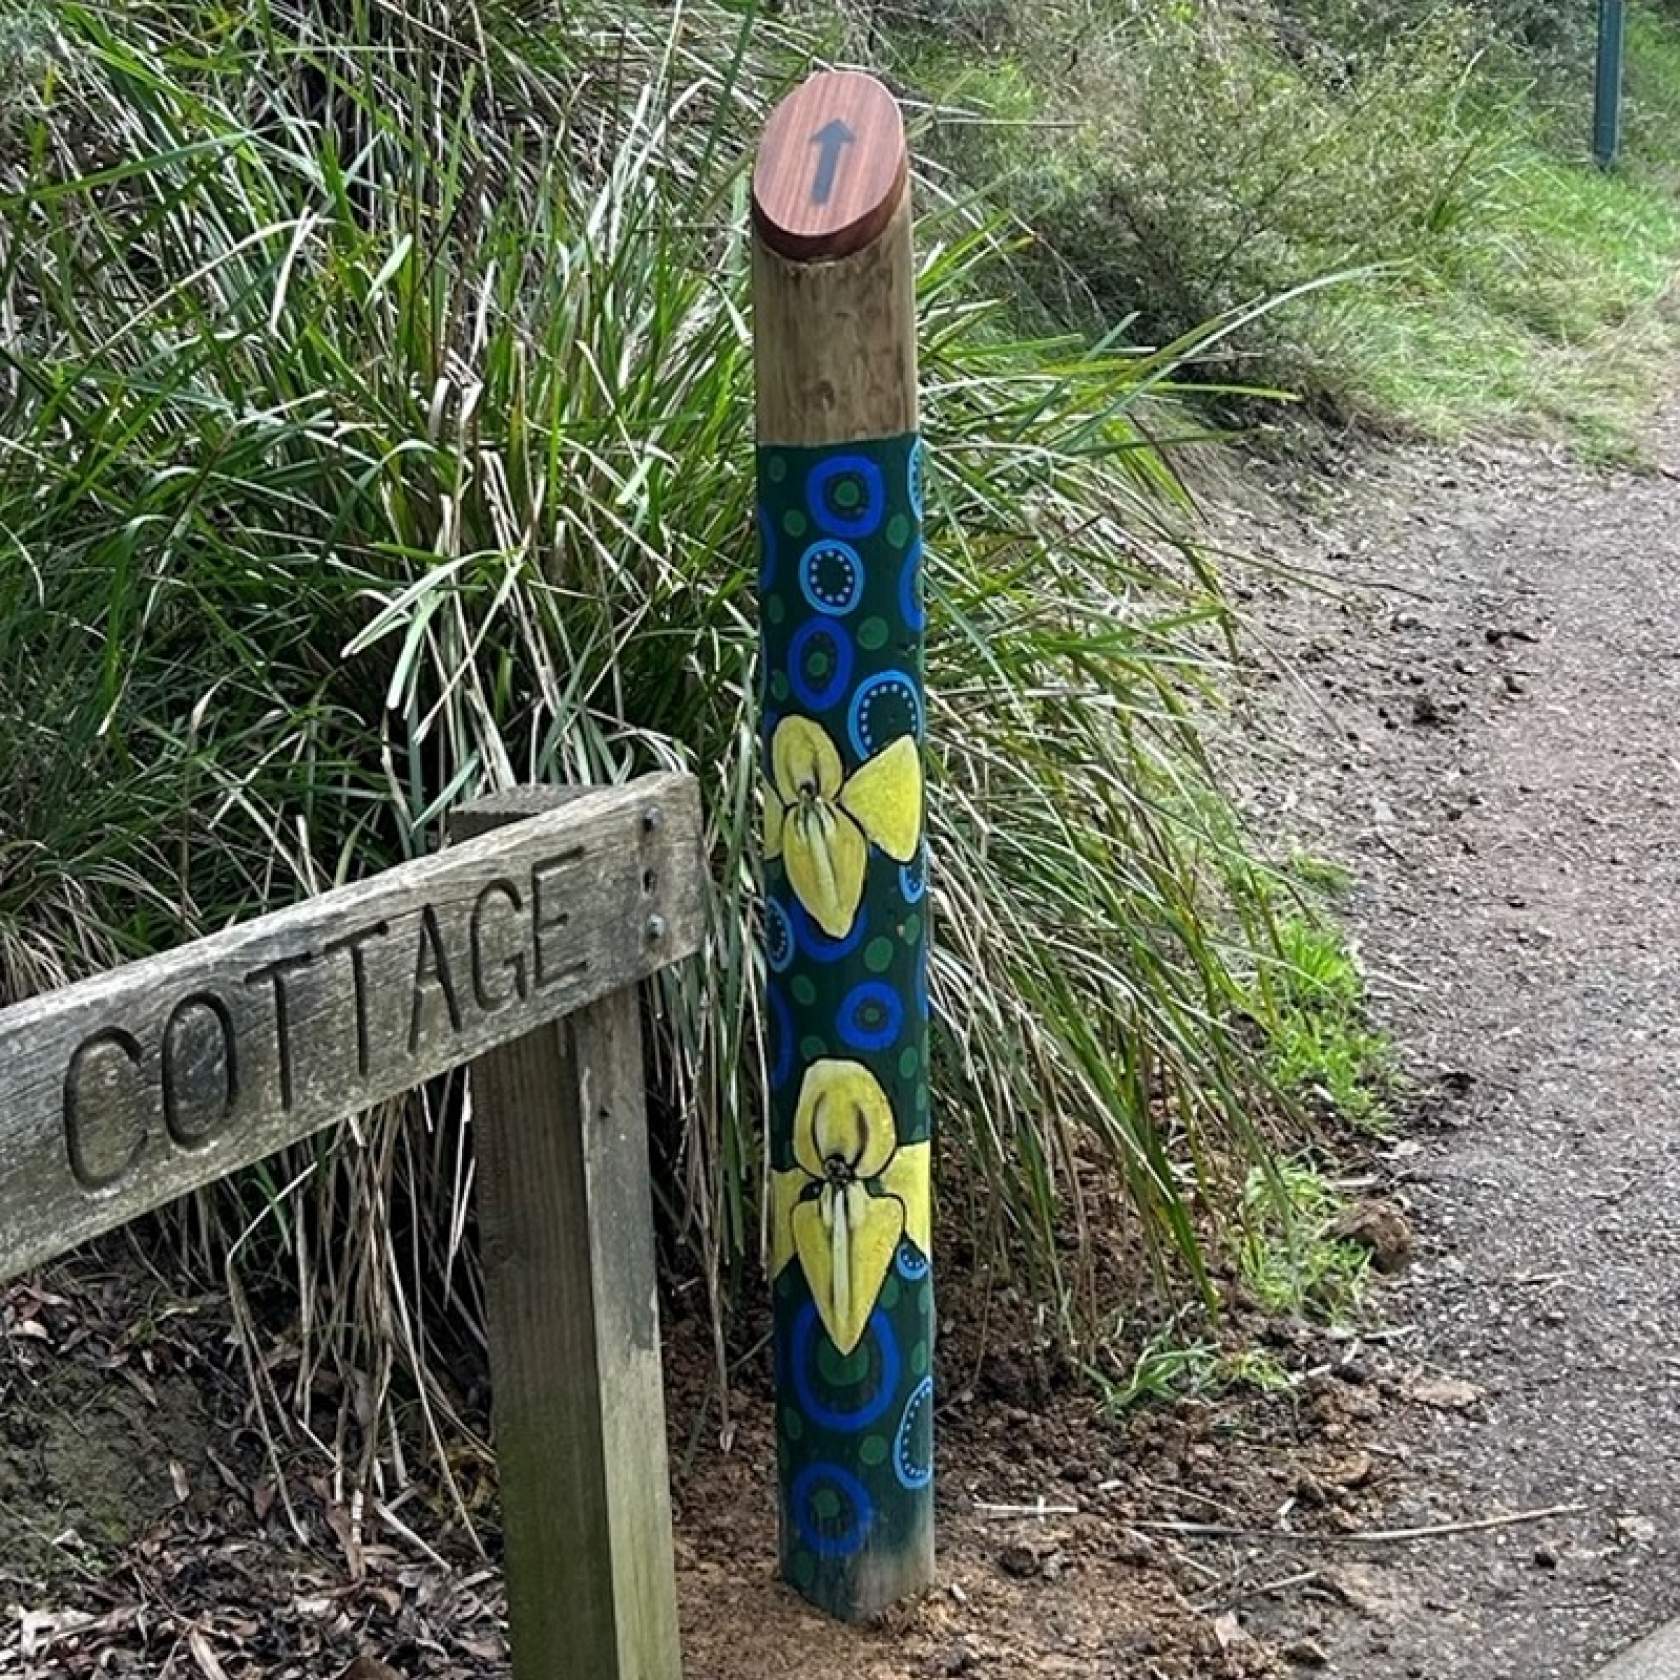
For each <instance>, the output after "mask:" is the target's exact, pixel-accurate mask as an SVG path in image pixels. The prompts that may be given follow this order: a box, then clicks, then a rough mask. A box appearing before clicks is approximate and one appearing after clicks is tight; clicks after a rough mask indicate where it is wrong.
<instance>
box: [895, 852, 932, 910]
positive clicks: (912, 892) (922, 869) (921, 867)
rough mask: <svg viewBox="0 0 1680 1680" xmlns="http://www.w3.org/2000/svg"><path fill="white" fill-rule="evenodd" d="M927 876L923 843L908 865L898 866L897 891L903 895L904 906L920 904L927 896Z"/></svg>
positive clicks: (926, 859) (926, 860) (926, 858)
mask: <svg viewBox="0 0 1680 1680" xmlns="http://www.w3.org/2000/svg"><path fill="white" fill-rule="evenodd" d="M927 874H928V855H927V843H926V841H924V842H923V843H922V847H921V850H920V851H918V852H917V853H916V855H915V856H914V857H913V858H911V860H910V861H909V862H908V863H901V864H900V865H899V866H898V890H899V891H900V892H901V893H902V894H903V895H904V902H905V903H906V904H920V903H921V902H922V900H923V898H924V897H926V896H927Z"/></svg>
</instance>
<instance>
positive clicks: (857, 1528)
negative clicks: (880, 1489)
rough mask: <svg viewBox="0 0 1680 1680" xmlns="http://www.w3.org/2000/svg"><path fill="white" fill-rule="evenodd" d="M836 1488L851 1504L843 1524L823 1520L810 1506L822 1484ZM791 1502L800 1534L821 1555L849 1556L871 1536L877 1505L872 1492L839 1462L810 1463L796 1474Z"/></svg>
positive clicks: (789, 1493)
mask: <svg viewBox="0 0 1680 1680" xmlns="http://www.w3.org/2000/svg"><path fill="white" fill-rule="evenodd" d="M825 1486H826V1487H830V1488H833V1489H834V1490H835V1492H837V1493H838V1494H840V1496H841V1497H842V1498H843V1499H844V1500H845V1501H846V1503H847V1504H848V1505H849V1506H850V1507H851V1512H850V1516H849V1518H848V1520H847V1522H846V1524H845V1526H844V1527H843V1528H838V1529H835V1528H830V1527H827V1526H825V1525H823V1524H822V1522H821V1521H820V1519H819V1518H818V1517H817V1516H816V1515H815V1513H814V1512H813V1511H812V1509H811V1504H812V1496H813V1495H814V1494H815V1493H816V1491H817V1489H818V1488H819V1487H825ZM788 1504H789V1505H790V1506H791V1507H792V1509H793V1524H794V1527H795V1528H796V1529H798V1531H799V1538H800V1539H801V1540H802V1541H804V1543H805V1544H806V1545H807V1546H809V1547H810V1548H811V1550H812V1551H813V1552H815V1553H816V1554H817V1556H818V1557H825V1558H848V1557H853V1556H855V1555H856V1554H857V1553H858V1552H861V1551H862V1550H863V1548H864V1545H865V1543H866V1542H867V1541H868V1539H869V1530H870V1526H871V1525H872V1524H873V1522H874V1520H875V1507H874V1506H873V1505H871V1504H870V1502H869V1494H868V1492H867V1490H866V1489H865V1488H864V1485H863V1483H862V1482H860V1481H859V1480H858V1479H857V1477H856V1476H854V1475H853V1474H852V1473H851V1471H850V1470H843V1469H841V1467H840V1466H839V1465H838V1464H807V1465H806V1466H805V1467H804V1469H802V1470H801V1471H800V1472H799V1473H798V1474H797V1475H796V1476H795V1477H794V1478H793V1484H792V1486H791V1487H790V1488H789V1489H788Z"/></svg>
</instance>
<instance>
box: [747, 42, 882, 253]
mask: <svg viewBox="0 0 1680 1680" xmlns="http://www.w3.org/2000/svg"><path fill="white" fill-rule="evenodd" d="M908 171H909V154H908V149H907V147H906V145H905V140H904V119H903V118H902V117H901V116H900V115H899V109H898V102H897V100H895V99H894V98H893V96H892V95H891V94H890V93H889V92H888V91H887V90H886V89H885V88H884V87H883V86H882V85H881V84H880V83H879V82H878V81H876V80H875V78H874V77H873V76H865V75H862V74H861V73H859V72H857V71H855V70H829V71H825V72H824V73H823V74H821V75H818V76H813V77H811V78H810V80H809V81H806V82H802V83H801V84H800V85H799V87H797V88H796V89H795V90H794V91H793V92H792V93H790V94H789V95H788V96H787V98H786V99H784V100H783V101H782V102H781V104H779V105H778V106H777V107H776V109H775V110H774V111H773V112H772V113H771V116H770V121H769V122H768V123H767V124H766V125H765V129H764V135H763V138H762V139H761V140H760V142H759V147H758V161H757V164H756V166H755V167H754V170H753V218H754V222H755V224H756V226H757V228H758V232H759V236H760V237H761V238H762V239H763V240H764V241H765V243H766V244H768V245H769V246H770V247H771V249H772V250H775V251H778V252H780V253H781V255H783V256H784V257H791V258H794V259H795V260H797V261H800V262H817V261H823V260H833V259H838V258H841V257H847V256H851V255H852V254H853V253H854V252H857V251H861V250H862V249H863V247H864V246H866V245H868V244H869V243H870V242H871V241H873V240H875V239H877V238H879V236H880V235H881V233H882V232H883V230H884V229H885V228H886V226H887V223H888V222H889V221H891V220H892V214H893V211H894V210H896V209H897V208H898V206H899V202H900V200H902V199H903V197H904V194H905V183H906V180H907V177H908Z"/></svg>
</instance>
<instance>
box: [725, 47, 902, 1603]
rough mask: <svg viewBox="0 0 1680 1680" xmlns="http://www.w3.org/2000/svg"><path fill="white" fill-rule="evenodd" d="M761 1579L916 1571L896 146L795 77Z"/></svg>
mask: <svg viewBox="0 0 1680 1680" xmlns="http://www.w3.org/2000/svg"><path fill="white" fill-rule="evenodd" d="M753 212H754V229H755V234H754V242H753V244H754V249H753V300H754V312H755V325H754V335H755V340H756V353H757V369H758V483H759V504H760V505H759V521H760V539H761V544H762V565H761V575H760V590H759V594H760V602H759V611H760V620H761V637H762V645H761V656H762V659H761V665H762V682H763V699H762V707H763V748H764V769H765V847H764V855H765V957H766V967H767V970H768V977H767V987H768V995H767V1016H768V1019H769V1021H770V1023H771V1051H770V1062H771V1068H770V1083H771V1105H772V1126H771V1153H772V1161H771V1166H772V1180H771V1182H772V1198H771V1201H772V1206H771V1270H772V1274H773V1300H774V1312H775V1331H776V1335H775V1345H776V1360H777V1389H778V1447H779V1457H780V1490H781V1562H782V1571H783V1574H784V1576H785V1577H786V1579H787V1580H788V1581H789V1582H791V1583H792V1585H793V1586H795V1587H796V1588H797V1589H798V1590H799V1591H800V1592H801V1593H803V1594H804V1595H805V1596H806V1597H807V1598H809V1599H810V1600H811V1601H812V1602H813V1603H815V1604H817V1605H819V1606H820V1607H821V1608H822V1609H824V1610H826V1611H828V1612H829V1613H831V1614H833V1615H835V1616H838V1617H842V1618H845V1619H848V1620H851V1619H856V1618H860V1617H865V1616H869V1615H872V1614H874V1613H875V1612H876V1611H879V1610H880V1609H882V1608H884V1607H885V1606H886V1605H888V1604H891V1603H893V1602H894V1601H895V1600H897V1599H899V1598H902V1597H903V1596H905V1595H906V1594H908V1593H910V1592H914V1591H916V1590H918V1589H920V1588H922V1587H925V1586H927V1585H928V1584H929V1583H930V1582H931V1580H932V1579H933V1553H934V1547H933V1340H934V1310H933V1277H932V1235H931V1205H930V1180H931V1157H932V1141H931V1134H932V1125H931V1115H930V1110H929V1103H928V1069H927V1055H928V1044H927V1037H928V1034H927V1017H928V991H927V938H928V908H929V906H928V900H927V869H928V865H927V847H926V841H925V839H924V835H923V785H922V733H923V723H924V718H925V710H926V708H925V702H924V696H923V687H922V664H923V658H922V648H923V629H924V623H925V618H924V610H923V598H922V548H921V514H922V475H923V455H922V444H921V440H920V438H919V437H918V435H917V398H916V338H915V287H914V279H915V275H914V265H913V257H912V252H911V234H910V195H909V185H908V159H907V150H906V145H905V139H904V127H903V122H902V119H901V118H900V115H899V111H898V107H897V105H896V103H895V102H894V100H893V98H892V96H891V95H890V94H889V93H888V92H887V90H886V89H885V88H884V87H882V86H881V84H880V83H879V82H877V81H875V80H874V79H873V78H872V77H869V76H863V75H857V74H852V73H846V72H830V73H827V74H823V75H819V76H815V77H813V78H812V79H811V80H809V81H807V82H805V83H804V84H803V85H802V86H801V87H799V88H798V89H797V90H796V91H795V92H794V93H792V94H791V95H790V96H789V97H788V98H787V99H786V100H784V101H783V103H782V104H781V105H779V106H778V107H777V109H776V110H775V112H774V113H773V114H772V116H771V118H770V121H769V124H768V126H767V127H766V129H765V133H764V137H763V141H762V143H761V145H760V148H759V154H758V161H757V167H756V170H755V172H754V176H753Z"/></svg>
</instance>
